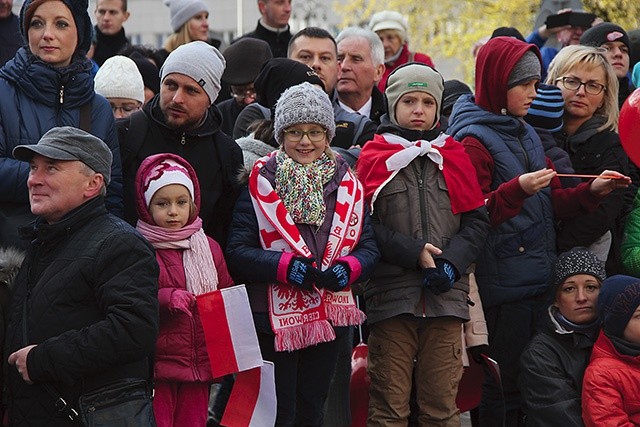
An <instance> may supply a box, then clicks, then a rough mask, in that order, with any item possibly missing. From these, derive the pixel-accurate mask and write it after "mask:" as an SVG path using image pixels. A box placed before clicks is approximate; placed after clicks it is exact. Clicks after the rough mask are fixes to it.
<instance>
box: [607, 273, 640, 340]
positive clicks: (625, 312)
mask: <svg viewBox="0 0 640 427" xmlns="http://www.w3.org/2000/svg"><path fill="white" fill-rule="evenodd" d="M639 305H640V279H638V278H637V277H631V276H624V275H622V274H617V275H615V276H611V277H608V278H607V279H606V280H605V281H604V282H602V288H600V294H599V295H598V316H599V317H600V319H602V324H603V327H604V331H605V332H606V333H607V334H608V335H612V336H615V337H619V338H621V337H622V335H623V333H624V329H625V328H626V327H627V323H629V320H630V319H631V316H633V313H634V312H635V311H636V309H637V308H638V306H639Z"/></svg>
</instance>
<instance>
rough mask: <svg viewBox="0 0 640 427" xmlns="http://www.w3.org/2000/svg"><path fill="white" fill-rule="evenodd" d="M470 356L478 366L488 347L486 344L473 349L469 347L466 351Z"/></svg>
mask: <svg viewBox="0 0 640 427" xmlns="http://www.w3.org/2000/svg"><path fill="white" fill-rule="evenodd" d="M467 350H468V351H469V353H470V354H471V358H472V359H473V360H474V361H475V362H476V363H479V364H482V355H483V354H485V355H486V354H488V351H489V346H488V345H487V344H480V345H476V346H475V347H469V348H468V349H467Z"/></svg>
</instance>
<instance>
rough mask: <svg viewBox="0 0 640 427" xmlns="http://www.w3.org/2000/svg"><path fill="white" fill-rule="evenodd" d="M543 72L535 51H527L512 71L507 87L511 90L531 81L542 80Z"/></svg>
mask: <svg viewBox="0 0 640 427" xmlns="http://www.w3.org/2000/svg"><path fill="white" fill-rule="evenodd" d="M541 71H542V64H540V58H538V55H536V54H535V52H534V51H532V50H527V51H526V52H525V53H524V55H522V57H521V58H520V59H519V60H518V62H517V63H516V65H514V67H513V69H512V70H511V73H510V74H509V80H507V85H508V87H509V89H511V88H512V87H515V86H518V85H519V84H522V83H526V82H528V81H530V80H534V79H538V80H540V73H541Z"/></svg>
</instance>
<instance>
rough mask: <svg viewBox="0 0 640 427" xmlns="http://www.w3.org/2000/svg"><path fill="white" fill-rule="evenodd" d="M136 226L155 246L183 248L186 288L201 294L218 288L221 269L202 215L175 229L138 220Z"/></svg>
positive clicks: (160, 247) (157, 247)
mask: <svg viewBox="0 0 640 427" xmlns="http://www.w3.org/2000/svg"><path fill="white" fill-rule="evenodd" d="M136 229H137V230H138V231H139V232H140V233H141V234H142V236H144V238H145V239H147V240H148V241H149V243H151V245H152V246H153V247H154V248H156V249H184V252H183V253H182V261H183V263H184V274H185V277H186V280H187V291H189V292H191V293H192V294H194V295H202V294H205V293H207V292H211V291H215V290H217V289H218V270H217V268H216V265H215V263H214V262H213V254H212V253H211V247H210V246H209V241H208V239H207V236H206V234H204V230H203V229H202V219H200V217H197V218H196V219H195V220H194V221H193V222H192V223H191V224H187V225H185V226H184V227H182V228H180V229H175V230H174V229H169V228H164V227H159V226H157V225H152V224H148V223H146V222H144V221H142V220H138V223H137V224H136Z"/></svg>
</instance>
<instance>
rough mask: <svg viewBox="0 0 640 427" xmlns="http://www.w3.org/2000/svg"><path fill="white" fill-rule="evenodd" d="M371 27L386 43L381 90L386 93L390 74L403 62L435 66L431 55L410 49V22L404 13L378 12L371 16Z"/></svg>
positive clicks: (379, 84)
mask: <svg viewBox="0 0 640 427" xmlns="http://www.w3.org/2000/svg"><path fill="white" fill-rule="evenodd" d="M369 28H370V29H371V31H374V32H375V33H376V34H377V35H378V37H380V40H382V44H383V45H384V74H383V75H382V79H380V81H379V82H378V89H380V92H382V93H384V90H385V88H386V86H387V78H388V77H389V74H391V72H392V71H393V70H395V69H396V68H398V67H399V66H401V65H403V64H406V63H408V62H420V63H423V64H427V65H429V66H431V67H433V68H435V65H433V61H432V60H431V58H430V57H429V55H425V54H424V53H417V52H411V51H409V40H408V38H407V28H408V23H407V19H406V18H405V17H404V16H403V15H402V14H400V13H398V12H395V11H392V10H383V11H381V12H378V13H376V14H374V15H373V16H372V17H371V21H369Z"/></svg>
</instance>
